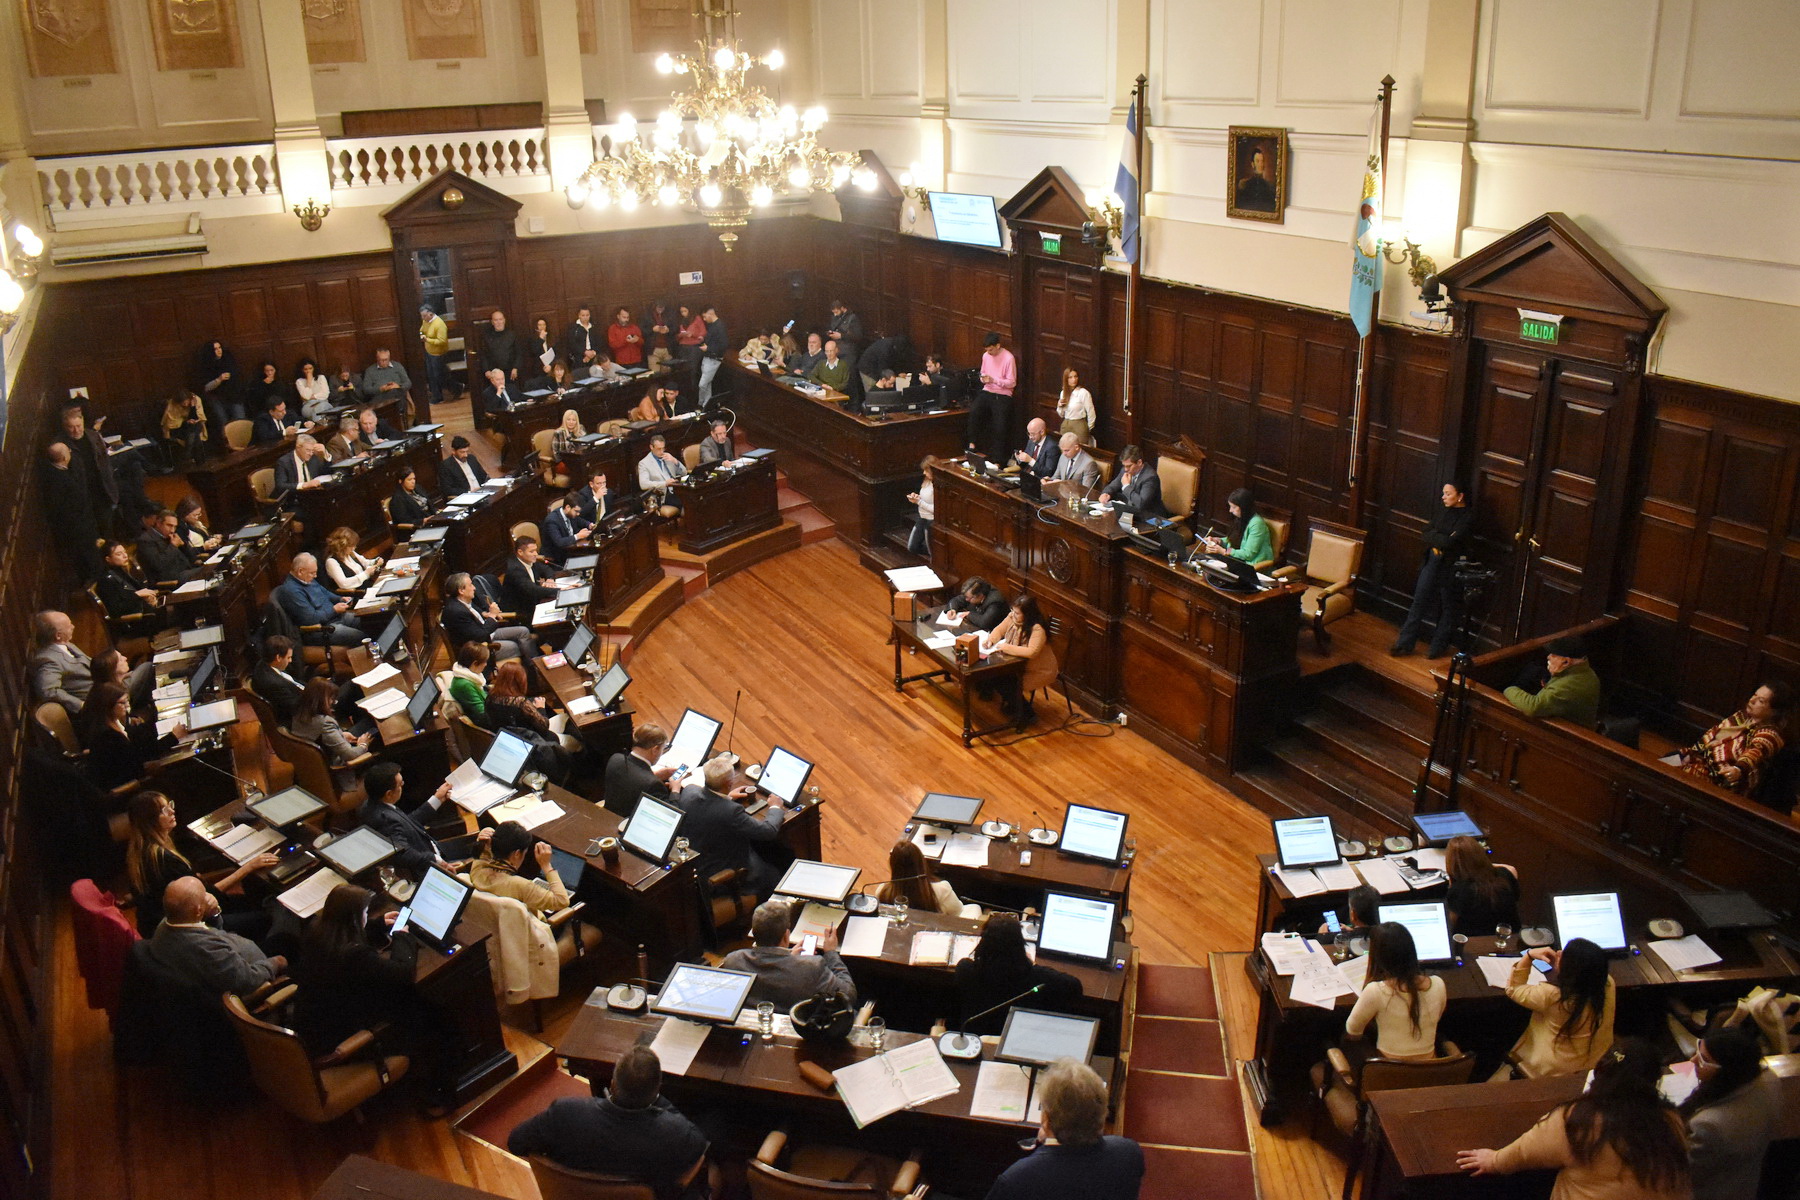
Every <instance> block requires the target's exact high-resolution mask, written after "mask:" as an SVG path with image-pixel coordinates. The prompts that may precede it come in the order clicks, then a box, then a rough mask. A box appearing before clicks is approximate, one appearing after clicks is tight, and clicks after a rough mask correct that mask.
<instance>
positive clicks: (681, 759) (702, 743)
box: [656, 708, 722, 767]
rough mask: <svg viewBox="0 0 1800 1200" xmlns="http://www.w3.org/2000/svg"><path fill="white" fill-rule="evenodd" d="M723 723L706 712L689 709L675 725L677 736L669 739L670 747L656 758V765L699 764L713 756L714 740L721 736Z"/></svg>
mask: <svg viewBox="0 0 1800 1200" xmlns="http://www.w3.org/2000/svg"><path fill="white" fill-rule="evenodd" d="M721 725H722V722H719V721H715V720H713V719H712V718H711V717H709V716H707V715H706V714H705V713H700V712H695V711H694V710H693V709H691V708H690V709H687V710H686V711H685V712H683V713H682V714H681V723H680V724H679V725H677V726H675V736H674V737H672V738H670V739H669V748H668V749H667V750H665V751H664V752H663V756H662V757H661V758H659V759H657V760H656V765H657V766H659V767H697V766H699V765H700V764H701V763H703V762H705V761H706V760H707V759H708V758H711V757H712V747H713V741H714V740H715V739H716V738H717V737H718V736H719V729H720V727H721Z"/></svg>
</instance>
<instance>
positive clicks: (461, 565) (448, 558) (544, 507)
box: [425, 472, 555, 622]
mask: <svg viewBox="0 0 1800 1200" xmlns="http://www.w3.org/2000/svg"><path fill="white" fill-rule="evenodd" d="M486 490H488V491H489V492H490V493H491V494H490V495H489V496H488V498H487V499H486V500H483V501H482V502H481V503H480V504H477V505H476V506H475V507H473V508H467V509H455V508H448V509H441V510H439V511H438V512H436V513H433V514H432V515H431V516H430V517H428V518H426V520H425V524H427V525H447V526H449V528H450V532H449V533H448V534H447V535H445V537H444V540H443V542H442V545H443V547H444V560H445V562H447V563H448V564H449V568H450V570H452V571H470V572H482V571H487V570H490V569H491V568H493V567H494V566H495V565H497V564H498V563H499V562H500V561H501V560H502V559H503V558H505V557H506V555H508V554H510V553H511V552H512V527H513V526H514V525H517V524H518V523H519V522H521V521H530V522H531V523H532V524H533V525H535V526H537V527H538V532H539V533H540V534H541V533H542V532H543V524H544V518H545V517H547V516H549V514H550V506H551V504H552V503H554V495H555V494H554V492H553V491H552V490H551V488H550V487H549V485H548V484H546V483H545V482H544V479H543V476H541V475H539V474H538V473H536V472H533V473H532V474H530V475H527V476H523V477H520V478H517V479H515V480H514V481H513V483H512V485H511V486H510V487H508V488H506V489H505V490H504V491H502V490H500V489H498V488H489V489H486ZM530 615H531V614H529V613H520V614H519V619H520V621H521V622H525V621H528V620H529V619H530Z"/></svg>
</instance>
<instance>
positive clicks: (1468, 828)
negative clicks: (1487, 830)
mask: <svg viewBox="0 0 1800 1200" xmlns="http://www.w3.org/2000/svg"><path fill="white" fill-rule="evenodd" d="M1413 828H1415V829H1417V830H1418V831H1419V840H1420V841H1421V842H1422V843H1424V844H1425V845H1427V846H1442V845H1443V844H1444V843H1446V842H1448V841H1449V840H1450V839H1451V838H1453V837H1472V838H1478V837H1481V836H1483V835H1482V832H1481V826H1479V825H1477V824H1476V823H1475V818H1474V817H1471V816H1470V815H1469V814H1468V813H1466V812H1461V811H1459V810H1455V809H1453V810H1451V811H1450V812H1435V813H1414V814H1413Z"/></svg>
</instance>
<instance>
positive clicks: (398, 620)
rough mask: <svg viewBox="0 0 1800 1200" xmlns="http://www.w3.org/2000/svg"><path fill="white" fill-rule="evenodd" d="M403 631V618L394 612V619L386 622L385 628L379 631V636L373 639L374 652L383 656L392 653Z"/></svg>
mask: <svg viewBox="0 0 1800 1200" xmlns="http://www.w3.org/2000/svg"><path fill="white" fill-rule="evenodd" d="M405 632H406V621H405V619H404V618H402V617H401V616H400V614H398V613H395V614H394V619H393V620H391V621H389V622H388V623H387V628H386V629H384V630H382V631H381V636H380V637H378V638H376V639H375V650H376V653H378V654H380V655H381V657H383V658H386V657H387V656H388V655H390V654H392V653H393V652H394V647H395V646H396V645H398V644H399V642H400V635H401V634H403V633H405Z"/></svg>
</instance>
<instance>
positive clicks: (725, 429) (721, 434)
mask: <svg viewBox="0 0 1800 1200" xmlns="http://www.w3.org/2000/svg"><path fill="white" fill-rule="evenodd" d="M736 457H737V448H736V447H735V446H733V445H732V444H731V422H730V421H727V420H726V419H725V418H724V417H714V418H713V419H712V425H711V426H710V428H709V429H708V430H707V434H706V437H705V439H704V440H702V441H701V443H700V461H701V463H703V464H704V463H716V462H730V461H731V460H732V459H734V458H736Z"/></svg>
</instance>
